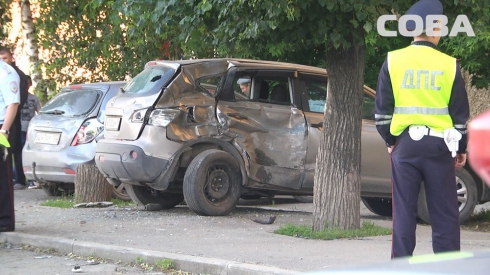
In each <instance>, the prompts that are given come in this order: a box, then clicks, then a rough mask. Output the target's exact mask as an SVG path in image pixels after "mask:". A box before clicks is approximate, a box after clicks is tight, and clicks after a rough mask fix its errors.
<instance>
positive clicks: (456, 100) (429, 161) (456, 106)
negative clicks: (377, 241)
mask: <svg viewBox="0 0 490 275" xmlns="http://www.w3.org/2000/svg"><path fill="white" fill-rule="evenodd" d="M407 14H417V15H420V16H421V17H422V18H423V19H424V20H425V16H426V15H427V14H442V5H441V4H440V2H439V1H437V0H436V1H434V0H421V1H419V2H417V3H416V4H414V5H413V6H412V7H411V8H410V10H409V11H408V12H407ZM407 28H408V26H407ZM412 45H417V46H420V47H431V48H434V49H437V46H436V45H434V44H432V43H431V42H426V41H418V42H413V43H412ZM414 58H416V57H414ZM398 64H399V63H398ZM401 66H403V65H401ZM455 66H456V75H455V79H454V82H453V86H452V87H442V89H451V96H450V100H449V104H448V106H447V107H448V111H449V115H450V117H451V119H452V122H453V124H454V125H463V126H459V127H456V128H457V130H458V131H460V133H461V134H462V139H461V140H460V142H459V149H458V153H465V151H466V140H467V136H466V132H467V131H466V121H467V120H468V116H469V106H468V97H467V94H466V90H465V84H464V80H463V77H462V75H461V71H460V67H459V64H457V63H456V65H455ZM397 85H398V84H397ZM396 87H398V86H396ZM421 96H423V94H421ZM375 101H376V126H377V129H378V132H379V133H380V135H381V136H382V138H383V139H384V140H385V142H386V144H387V146H391V145H395V147H394V149H393V152H392V154H391V161H392V181H393V240H392V241H393V242H392V258H394V257H402V256H411V255H412V254H413V251H414V249H415V244H416V240H415V230H416V226H417V220H416V218H417V201H418V195H419V191H420V186H421V183H422V182H424V186H425V191H426V197H427V204H428V208H429V215H430V218H431V225H432V242H433V251H434V252H445V251H456V250H460V229H459V209H458V201H457V188H456V182H455V164H454V159H453V157H452V156H451V152H450V151H449V149H448V147H447V146H446V144H445V142H444V139H443V138H441V137H436V136H431V135H425V136H424V137H423V138H422V139H421V140H419V141H414V140H413V139H412V138H411V137H410V136H409V134H408V129H405V130H404V131H403V132H402V133H401V134H400V135H398V136H394V135H392V133H391V132H390V126H391V117H392V115H393V114H394V109H395V96H394V93H393V86H392V82H391V78H390V73H389V68H388V62H387V61H385V62H384V64H383V66H382V68H381V71H380V74H379V78H378V86H377V94H376V100H375Z"/></svg>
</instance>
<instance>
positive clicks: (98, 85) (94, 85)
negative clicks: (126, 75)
mask: <svg viewBox="0 0 490 275" xmlns="http://www.w3.org/2000/svg"><path fill="white" fill-rule="evenodd" d="M124 84H126V81H107V82H93V83H80V84H71V85H68V86H65V87H63V88H62V90H68V89H73V88H75V87H81V88H84V87H90V88H103V89H107V86H112V85H121V86H122V85H124Z"/></svg>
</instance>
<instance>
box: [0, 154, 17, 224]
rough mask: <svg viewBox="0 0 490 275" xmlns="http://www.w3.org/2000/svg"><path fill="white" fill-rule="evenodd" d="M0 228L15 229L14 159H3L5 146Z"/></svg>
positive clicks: (0, 178)
mask: <svg viewBox="0 0 490 275" xmlns="http://www.w3.org/2000/svg"><path fill="white" fill-rule="evenodd" d="M0 150H1V152H0V230H2V231H5V230H7V231H13V230H14V229H15V215H14V188H13V185H12V166H11V165H12V159H11V158H7V160H6V161H5V160H4V159H3V148H1V147H0Z"/></svg>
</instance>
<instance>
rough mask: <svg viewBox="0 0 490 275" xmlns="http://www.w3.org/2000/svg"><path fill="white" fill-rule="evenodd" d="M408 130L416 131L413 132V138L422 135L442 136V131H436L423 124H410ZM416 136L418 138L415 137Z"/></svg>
mask: <svg viewBox="0 0 490 275" xmlns="http://www.w3.org/2000/svg"><path fill="white" fill-rule="evenodd" d="M409 128H410V130H409V132H410V131H416V132H417V133H414V134H415V135H414V136H412V135H411V136H412V139H413V140H420V138H422V136H433V137H438V138H444V132H436V131H434V130H433V129H431V128H429V127H427V126H425V125H411V126H410V127H409ZM417 136H418V138H417Z"/></svg>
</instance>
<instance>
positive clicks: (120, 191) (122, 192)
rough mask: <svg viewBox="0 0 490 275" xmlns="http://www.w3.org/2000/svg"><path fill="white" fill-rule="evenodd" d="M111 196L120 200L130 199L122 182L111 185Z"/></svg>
mask: <svg viewBox="0 0 490 275" xmlns="http://www.w3.org/2000/svg"><path fill="white" fill-rule="evenodd" d="M112 198H114V199H119V200H122V201H130V200H131V197H130V196H129V195H128V192H127V191H126V186H125V185H124V183H121V184H119V185H118V186H114V185H113V186H112Z"/></svg>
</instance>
